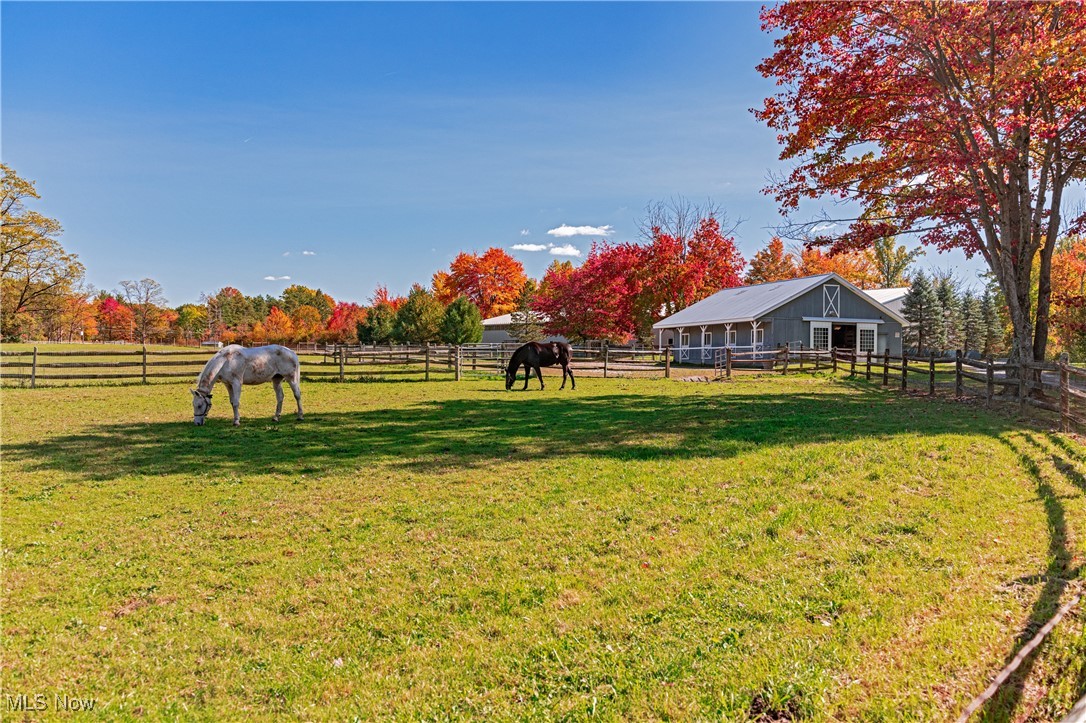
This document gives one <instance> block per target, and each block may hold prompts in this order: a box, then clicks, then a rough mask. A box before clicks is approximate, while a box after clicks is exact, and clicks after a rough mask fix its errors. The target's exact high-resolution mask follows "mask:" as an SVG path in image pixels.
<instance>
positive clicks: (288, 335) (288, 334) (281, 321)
mask: <svg viewBox="0 0 1086 723" xmlns="http://www.w3.org/2000/svg"><path fill="white" fill-rule="evenodd" d="M264 333H265V334H267V337H268V341H273V342H276V343H279V344H284V343H286V342H288V341H290V340H291V339H292V338H293V337H294V322H293V321H291V319H290V317H289V316H287V315H286V314H284V313H283V312H282V311H280V309H279V307H278V306H273V307H272V308H271V311H270V312H268V316H267V318H266V319H264Z"/></svg>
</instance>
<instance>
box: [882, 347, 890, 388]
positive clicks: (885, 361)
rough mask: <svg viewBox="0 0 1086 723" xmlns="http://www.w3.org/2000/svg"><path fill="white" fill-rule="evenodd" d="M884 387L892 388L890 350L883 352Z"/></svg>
mask: <svg viewBox="0 0 1086 723" xmlns="http://www.w3.org/2000/svg"><path fill="white" fill-rule="evenodd" d="M882 386H884V387H887V386H890V350H889V349H883V350H882Z"/></svg>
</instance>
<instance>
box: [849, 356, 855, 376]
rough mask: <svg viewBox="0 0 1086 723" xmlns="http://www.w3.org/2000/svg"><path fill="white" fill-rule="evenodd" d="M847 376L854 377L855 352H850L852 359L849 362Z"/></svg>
mask: <svg viewBox="0 0 1086 723" xmlns="http://www.w3.org/2000/svg"><path fill="white" fill-rule="evenodd" d="M848 375H849V377H854V376H856V352H852V357H851V359H850V360H849V364H848Z"/></svg>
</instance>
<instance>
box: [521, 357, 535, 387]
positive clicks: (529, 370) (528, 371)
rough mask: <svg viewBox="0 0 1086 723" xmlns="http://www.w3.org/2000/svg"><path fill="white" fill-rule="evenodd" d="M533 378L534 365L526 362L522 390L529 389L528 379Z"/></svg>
mask: <svg viewBox="0 0 1086 723" xmlns="http://www.w3.org/2000/svg"><path fill="white" fill-rule="evenodd" d="M531 378H532V365H531V364H529V363H528V362H524V389H522V390H521V391H522V392H525V391H528V380H529V379H531Z"/></svg>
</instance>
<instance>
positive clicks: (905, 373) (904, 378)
mask: <svg viewBox="0 0 1086 723" xmlns="http://www.w3.org/2000/svg"><path fill="white" fill-rule="evenodd" d="M908 388H909V353H908V352H907V351H905V350H904V349H902V350H901V391H903V392H904V391H906V390H907V389H908Z"/></svg>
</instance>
